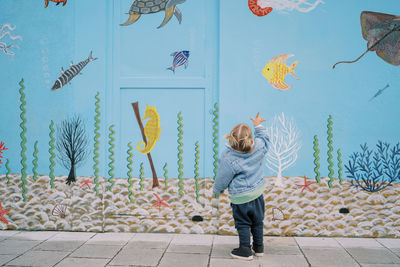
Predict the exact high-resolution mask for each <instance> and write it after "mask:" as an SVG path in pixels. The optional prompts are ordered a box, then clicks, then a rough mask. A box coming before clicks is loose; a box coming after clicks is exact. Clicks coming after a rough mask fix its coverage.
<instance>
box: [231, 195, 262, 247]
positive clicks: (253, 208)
mask: <svg viewBox="0 0 400 267" xmlns="http://www.w3.org/2000/svg"><path fill="white" fill-rule="evenodd" d="M231 207H232V213H233V219H234V220H235V228H236V229H237V231H238V234H239V243H240V246H248V247H249V246H250V231H251V234H252V235H253V244H256V245H262V244H263V227H264V212H265V202H264V196H263V195H261V196H259V197H258V198H256V199H254V200H252V201H250V202H247V203H243V204H232V203H231Z"/></svg>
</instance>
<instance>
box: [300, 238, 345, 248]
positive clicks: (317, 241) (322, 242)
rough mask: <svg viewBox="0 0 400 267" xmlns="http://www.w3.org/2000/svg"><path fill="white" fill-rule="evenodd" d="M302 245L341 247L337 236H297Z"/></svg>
mask: <svg viewBox="0 0 400 267" xmlns="http://www.w3.org/2000/svg"><path fill="white" fill-rule="evenodd" d="M294 239H295V240H296V242H297V244H298V245H299V246H300V247H319V248H321V247H323V248H340V247H341V246H340V244H339V243H338V242H337V241H336V240H335V238H330V237H295V238H294Z"/></svg>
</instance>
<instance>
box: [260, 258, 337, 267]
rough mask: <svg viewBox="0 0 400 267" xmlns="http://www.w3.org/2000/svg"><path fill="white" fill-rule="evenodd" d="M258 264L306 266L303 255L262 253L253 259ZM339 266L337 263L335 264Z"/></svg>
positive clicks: (277, 266) (268, 266)
mask: <svg viewBox="0 0 400 267" xmlns="http://www.w3.org/2000/svg"><path fill="white" fill-rule="evenodd" d="M255 261H256V262H258V263H259V264H260V266H265V267H275V266H276V267H289V266H290V267H293V266H296V267H308V266H309V265H308V263H307V261H306V259H305V258H304V256H303V255H264V257H261V258H257V259H256V260H255ZM337 266H339V265H337Z"/></svg>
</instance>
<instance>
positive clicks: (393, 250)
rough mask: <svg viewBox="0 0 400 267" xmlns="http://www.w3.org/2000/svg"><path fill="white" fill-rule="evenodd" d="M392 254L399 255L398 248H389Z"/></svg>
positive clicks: (399, 249) (399, 250)
mask: <svg viewBox="0 0 400 267" xmlns="http://www.w3.org/2000/svg"><path fill="white" fill-rule="evenodd" d="M390 250H391V251H392V252H393V253H394V254H396V255H397V256H398V257H400V248H391V249H390Z"/></svg>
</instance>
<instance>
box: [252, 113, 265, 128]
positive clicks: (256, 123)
mask: <svg viewBox="0 0 400 267" xmlns="http://www.w3.org/2000/svg"><path fill="white" fill-rule="evenodd" d="M258 115H260V112H258V113H257V116H256V118H255V119H253V118H250V120H252V121H253V123H254V127H256V126H258V125H260V124H261V123H262V122H264V121H265V119H264V118H259V117H258Z"/></svg>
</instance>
